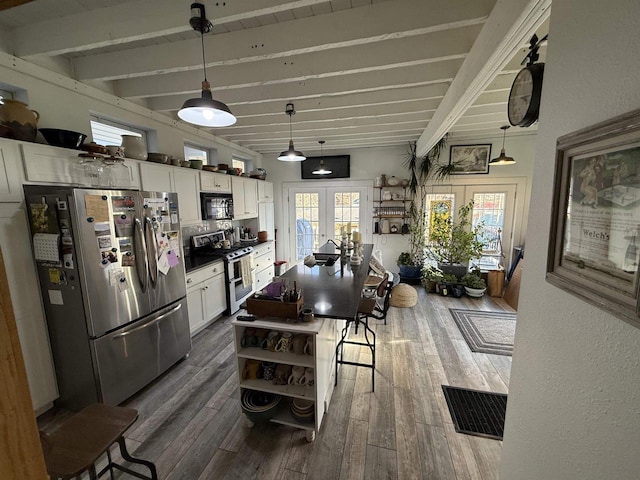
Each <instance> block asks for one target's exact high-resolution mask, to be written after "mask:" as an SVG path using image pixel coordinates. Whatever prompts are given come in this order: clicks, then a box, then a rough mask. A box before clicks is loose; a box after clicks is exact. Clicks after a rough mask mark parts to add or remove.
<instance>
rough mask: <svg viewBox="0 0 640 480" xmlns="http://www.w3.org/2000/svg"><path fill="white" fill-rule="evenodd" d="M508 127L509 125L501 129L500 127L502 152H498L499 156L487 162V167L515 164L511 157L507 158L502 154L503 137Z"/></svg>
mask: <svg viewBox="0 0 640 480" xmlns="http://www.w3.org/2000/svg"><path fill="white" fill-rule="evenodd" d="M509 127H510V125H503V126H502V127H500V129H501V130H502V132H503V133H502V150H500V156H499V157H497V158H494V159H492V160H491V161H490V162H489V165H513V164H514V163H516V161H515V160H514V159H513V157H507V156H506V155H505V153H504V137H505V136H506V135H507V129H508V128H509Z"/></svg>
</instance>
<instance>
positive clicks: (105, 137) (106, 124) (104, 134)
mask: <svg viewBox="0 0 640 480" xmlns="http://www.w3.org/2000/svg"><path fill="white" fill-rule="evenodd" d="M121 135H137V136H139V137H142V139H143V140H144V144H145V145H147V135H146V132H145V131H144V130H142V129H140V128H137V127H133V126H131V125H126V124H124V123H118V122H114V121H113V120H106V119H104V118H100V117H94V116H92V117H91V137H92V138H93V141H94V142H96V143H97V144H98V145H121V144H122V137H121Z"/></svg>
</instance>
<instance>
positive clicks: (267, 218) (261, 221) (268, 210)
mask: <svg viewBox="0 0 640 480" xmlns="http://www.w3.org/2000/svg"><path fill="white" fill-rule="evenodd" d="M273 217H274V209H273V202H267V203H264V202H260V203H259V204H258V231H265V232H267V235H268V236H267V238H270V239H274V238H275V221H274V218H273Z"/></svg>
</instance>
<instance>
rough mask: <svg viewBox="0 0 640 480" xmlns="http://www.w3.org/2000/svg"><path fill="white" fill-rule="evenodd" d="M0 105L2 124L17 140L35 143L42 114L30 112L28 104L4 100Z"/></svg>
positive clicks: (0, 120) (0, 122)
mask: <svg viewBox="0 0 640 480" xmlns="http://www.w3.org/2000/svg"><path fill="white" fill-rule="evenodd" d="M2 102H3V103H1V104H0V124H1V125H3V126H5V127H7V128H9V129H10V131H11V137H12V138H15V139H16V140H24V141H26V142H35V140H36V136H37V135H38V119H39V118H40V114H39V113H38V112H36V111H35V110H29V107H28V106H27V104H26V103H24V102H20V101H19V100H11V99H8V98H3V99H2Z"/></svg>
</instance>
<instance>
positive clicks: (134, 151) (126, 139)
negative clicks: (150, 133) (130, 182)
mask: <svg viewBox="0 0 640 480" xmlns="http://www.w3.org/2000/svg"><path fill="white" fill-rule="evenodd" d="M122 146H123V147H124V153H125V155H126V156H127V158H134V159H136V160H146V159H147V147H146V145H145V144H144V141H143V140H142V137H138V136H136V135H122Z"/></svg>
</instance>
